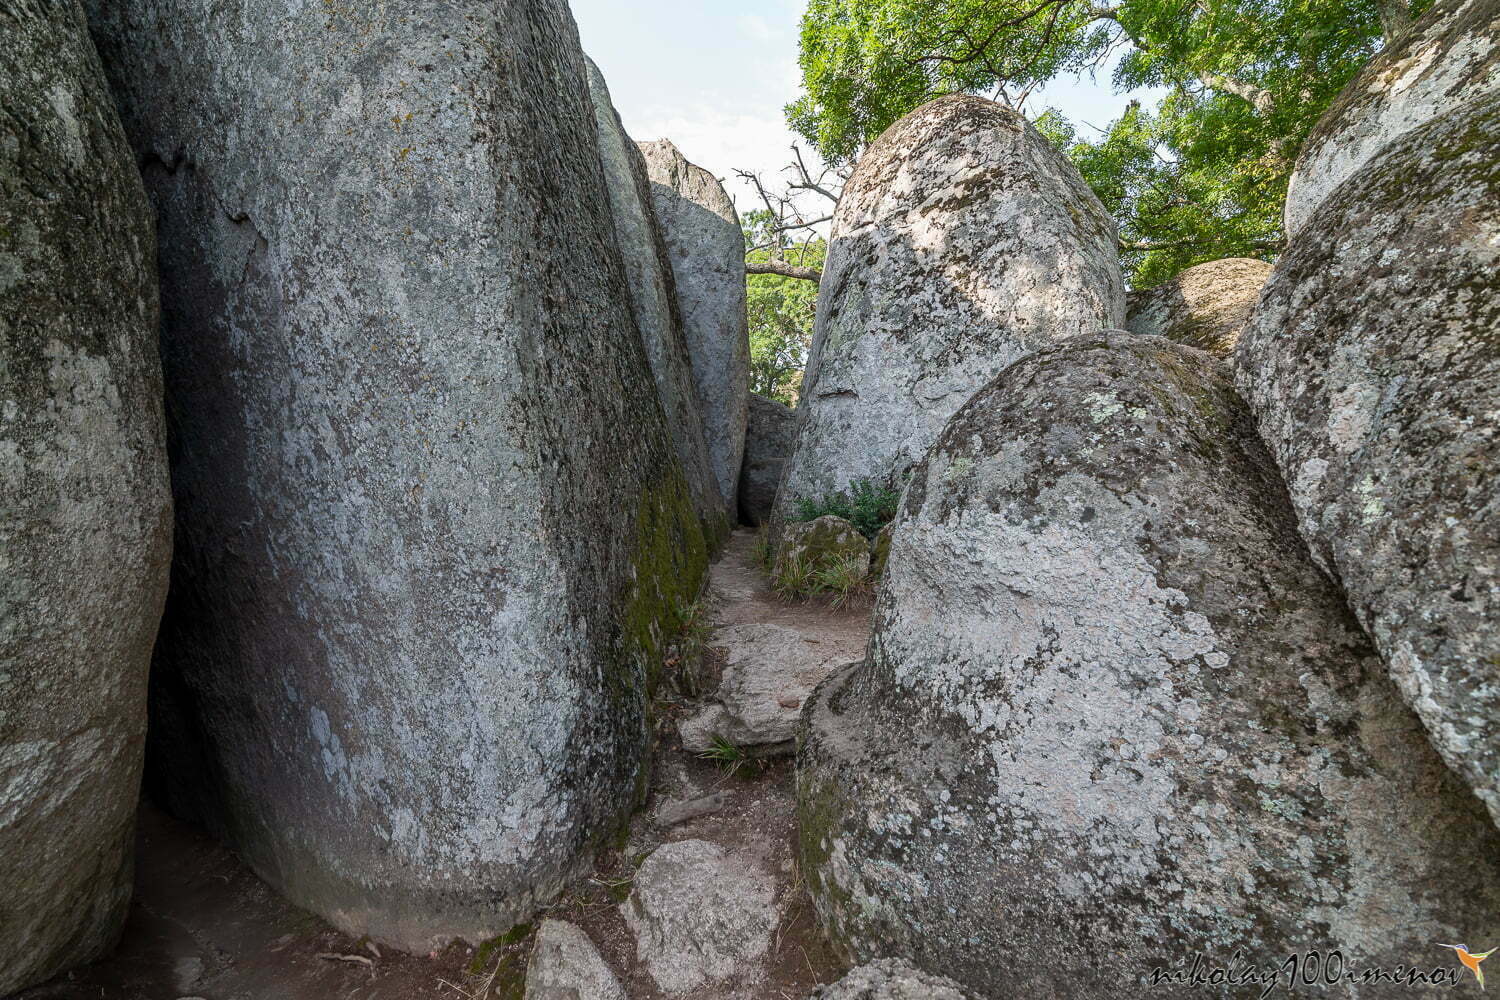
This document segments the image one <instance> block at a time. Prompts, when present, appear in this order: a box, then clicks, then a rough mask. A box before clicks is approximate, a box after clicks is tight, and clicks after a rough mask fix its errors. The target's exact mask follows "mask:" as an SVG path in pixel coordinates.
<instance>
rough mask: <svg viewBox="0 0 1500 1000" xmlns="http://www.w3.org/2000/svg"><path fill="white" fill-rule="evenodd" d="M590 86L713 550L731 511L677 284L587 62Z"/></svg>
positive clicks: (641, 163) (644, 326)
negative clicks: (714, 460) (711, 448)
mask: <svg viewBox="0 0 1500 1000" xmlns="http://www.w3.org/2000/svg"><path fill="white" fill-rule="evenodd" d="M588 84H589V99H590V100H591V101H592V103H593V107H594V120H595V122H596V123H597V124H598V127H599V159H600V161H601V162H602V163H603V164H604V178H605V183H606V184H607V186H608V189H609V203H610V208H611V210H612V212H613V215H614V223H615V235H616V237H617V238H618V239H619V242H620V256H621V259H622V260H623V261H624V264H625V284H626V287H627V288H628V289H629V292H630V308H631V312H632V314H633V315H634V316H635V321H636V326H637V327H639V328H640V331H641V341H642V343H643V344H644V345H645V349H646V358H647V360H649V361H650V362H651V374H652V376H653V377H654V378H655V379H656V391H657V395H658V396H659V397H660V399H661V406H662V410H663V412H664V413H665V414H666V418H667V429H668V430H669V431H671V433H672V441H673V444H674V445H675V446H676V448H677V459H678V461H679V462H680V463H681V464H682V469H683V474H684V475H685V476H686V477H687V481H688V489H689V490H690V491H691V492H692V496H693V507H694V509H695V510H696V511H697V512H698V517H699V520H700V521H701V522H702V523H703V530H704V533H705V534H706V535H707V536H708V540H709V545H710V547H717V546H718V544H719V542H720V541H722V540H723V538H724V537H725V536H726V535H727V534H728V533H729V530H730V528H731V527H732V526H733V521H734V510H733V508H732V507H731V506H726V504H725V503H724V498H723V497H722V496H721V495H720V492H719V489H720V486H719V480H718V478H717V477H716V476H715V474H714V470H713V468H712V465H711V463H710V460H709V456H708V445H707V443H706V439H705V437H704V434H703V417H702V414H701V413H700V412H699V409H698V394H697V387H696V383H695V382H694V379H693V366H692V361H691V358H690V356H689V354H690V352H689V351H688V346H687V340H686V339H685V337H684V335H683V332H682V313H681V310H680V309H679V308H678V304H677V283H676V280H675V279H674V278H673V276H672V261H671V258H670V257H669V255H668V252H667V245H666V241H665V240H664V239H663V238H662V234H661V226H660V225H659V224H658V223H657V221H656V209H655V207H654V206H653V203H652V195H651V180H650V176H649V175H648V173H647V171H646V160H645V158H644V157H643V156H642V155H641V151H640V150H639V149H638V148H637V147H636V144H635V143H634V142H633V141H632V140H631V138H630V136H629V135H627V134H626V133H625V126H624V125H623V124H622V123H621V121H620V116H619V113H618V112H616V111H615V107H614V104H613V103H611V101H610V97H609V86H608V84H607V83H606V82H605V80H604V74H603V73H601V72H600V71H599V67H598V66H596V65H594V62H593V60H588Z"/></svg>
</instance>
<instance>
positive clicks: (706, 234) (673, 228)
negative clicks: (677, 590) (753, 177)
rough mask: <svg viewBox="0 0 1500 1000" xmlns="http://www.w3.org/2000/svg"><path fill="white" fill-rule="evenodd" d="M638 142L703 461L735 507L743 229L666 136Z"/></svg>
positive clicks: (743, 378) (745, 401)
mask: <svg viewBox="0 0 1500 1000" xmlns="http://www.w3.org/2000/svg"><path fill="white" fill-rule="evenodd" d="M640 149H641V152H642V154H644V155H645V158H646V169H647V171H648V173H649V174H650V176H651V192H652V200H653V202H654V204H655V206H656V217H657V219H658V220H659V221H660V223H661V229H662V234H663V235H664V236H665V237H666V241H667V250H668V254H669V256H670V257H671V260H672V273H673V276H674V278H675V280H676V282H677V301H678V303H679V305H680V306H681V307H682V322H683V331H684V333H685V334H686V335H687V345H688V352H689V357H690V358H691V359H692V363H693V378H694V380H695V382H696V384H697V387H698V404H699V407H700V409H701V412H702V414H703V431H704V434H705V435H706V436H707V438H708V456H709V460H710V462H711V463H712V465H713V471H714V475H715V476H716V477H717V478H718V482H719V492H720V494H721V495H722V496H723V497H724V500H725V503H726V504H727V505H728V506H729V508H730V509H733V507H734V504H735V502H736V498H737V497H738V496H739V478H740V463H741V462H742V461H743V460H744V455H745V422H746V420H747V412H748V407H749V395H750V389H749V385H750V329H749V321H748V319H747V318H746V315H745V235H744V233H743V232H742V231H741V229H740V217H739V215H738V214H737V213H736V212H735V210H734V202H732V201H731V200H730V199H729V195H728V194H727V193H725V191H724V186H723V185H722V184H720V183H719V181H718V178H716V177H714V175H713V174H711V173H709V172H708V171H707V170H704V169H703V168H702V167H699V166H695V165H693V164H691V163H689V162H688V161H687V160H686V159H684V158H683V156H682V154H681V153H679V152H678V151H677V147H676V146H674V145H672V143H670V142H668V141H667V140H665V139H662V140H659V141H657V142H643V143H640Z"/></svg>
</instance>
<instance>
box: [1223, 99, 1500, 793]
mask: <svg viewBox="0 0 1500 1000" xmlns="http://www.w3.org/2000/svg"><path fill="white" fill-rule="evenodd" d="M1497 164H1500V92H1496V93H1494V94H1491V95H1489V96H1488V97H1485V98H1482V99H1480V100H1476V101H1474V102H1473V103H1472V104H1470V105H1468V106H1466V107H1463V108H1460V109H1459V110H1457V111H1453V112H1450V113H1449V114H1446V115H1444V116H1442V117H1440V118H1438V119H1436V120H1434V121H1432V122H1430V123H1429V124H1427V125H1426V126H1424V127H1422V128H1420V129H1416V130H1414V131H1412V132H1409V133H1408V134H1407V135H1406V136H1405V137H1404V138H1402V139H1401V140H1400V141H1399V142H1396V143H1393V144H1391V145H1390V146H1388V147H1387V148H1386V149H1385V150H1384V152H1382V153H1381V155H1380V156H1379V158H1378V159H1376V160H1375V161H1372V162H1371V163H1370V164H1369V165H1368V166H1366V167H1365V168H1363V169H1361V170H1360V171H1359V172H1358V173H1356V174H1354V175H1353V176H1351V178H1350V180H1349V182H1348V183H1347V184H1344V185H1342V186H1341V187H1340V188H1339V190H1338V191H1336V192H1335V193H1334V194H1333V195H1331V196H1330V197H1329V198H1328V200H1327V201H1325V202H1324V203H1323V206H1322V207H1321V208H1320V209H1319V210H1318V213H1317V215H1315V216H1314V217H1313V220H1312V221H1311V222H1309V223H1308V225H1307V226H1306V228H1305V229H1303V231H1302V232H1301V233H1300V234H1299V235H1298V236H1297V238H1296V239H1295V240H1293V241H1292V244H1291V246H1290V248H1289V249H1288V251H1287V253H1286V254H1285V255H1284V256H1283V257H1282V258H1281V260H1280V261H1279V262H1278V263H1277V265H1276V272H1275V273H1274V274H1273V275H1272V276H1271V280H1270V282H1269V283H1268V284H1267V285H1266V290H1265V293H1264V295H1263V296H1262V298H1261V304H1260V306H1259V308H1258V309H1257V311H1256V314H1255V316H1254V317H1253V318H1252V319H1251V320H1250V322H1249V324H1248V325H1247V326H1246V328H1245V332H1244V334H1243V335H1242V338H1241V341H1240V346H1239V351H1238V353H1237V355H1236V362H1237V366H1238V371H1239V384H1240V387H1241V389H1242V390H1243V392H1244V394H1245V396H1246V398H1247V399H1248V400H1249V401H1250V404H1251V406H1252V408H1253V409H1254V411H1255V414H1256V417H1257V419H1258V421H1259V424H1260V430H1261V435H1262V437H1263V438H1264V439H1265V441H1266V443H1267V445H1268V446H1269V447H1270V449H1271V453H1272V454H1273V455H1274V456H1275V458H1276V462H1277V464H1278V465H1279V466H1280V468H1281V472H1282V475H1283V477H1284V478H1285V480H1286V482H1287V483H1288V485H1289V486H1290V487H1291V494H1292V504H1293V506H1294V507H1295V508H1296V510H1297V524H1298V527H1299V528H1300V529H1301V531H1302V535H1303V537H1304V538H1305V539H1306V540H1307V542H1308V544H1309V545H1310V546H1311V548H1312V554H1313V558H1314V559H1315V560H1317V562H1318V564H1319V565H1320V566H1322V567H1323V568H1324V569H1325V570H1327V571H1328V572H1329V573H1330V574H1332V575H1333V576H1334V577H1335V578H1336V579H1337V580H1338V581H1339V582H1340V584H1341V585H1342V586H1343V589H1344V591H1345V593H1346V594H1347V595H1348V599H1349V604H1350V606H1351V607H1352V608H1353V609H1354V613H1355V615H1356V616H1357V617H1358V618H1359V621H1360V623H1361V624H1362V625H1364V627H1365V628H1366V630H1367V631H1368V632H1369V633H1370V636H1371V637H1372V638H1373V639H1374V642H1375V647H1376V649H1378V650H1379V651H1380V655H1381V657H1382V658H1383V659H1384V660H1385V663H1386V667H1387V668H1388V669H1389V671H1390V674H1391V677H1392V678H1394V680H1395V682H1396V685H1397V687H1398V688H1399V689H1400V691H1401V693H1402V696H1403V697H1404V698H1405V699H1406V701H1407V703H1408V704H1409V705H1411V706H1412V708H1414V709H1415V710H1416V712H1417V714H1418V715H1419V716H1420V717H1421V719H1422V721H1423V723H1425V724H1426V726H1427V729H1428V732H1429V733H1430V735H1431V738H1432V742H1433V745H1434V746H1436V747H1437V749H1438V751H1439V752H1440V753H1441V754H1442V755H1443V758H1444V759H1445V760H1446V761H1447V762H1448V764H1449V765H1450V766H1451V767H1453V768H1454V770H1456V771H1458V772H1459V773H1460V774H1461V775H1463V777H1464V778H1465V780H1467V781H1468V782H1469V784H1470V785H1471V786H1472V787H1473V789H1474V791H1475V792H1476V794H1478V795H1479V797H1480V798H1482V799H1483V800H1484V802H1485V804H1486V805H1487V806H1488V807H1489V810H1490V813H1491V815H1492V816H1494V817H1495V818H1496V820H1497V821H1500V350H1497V337H1500V243H1497V240H1496V233H1500V171H1497Z"/></svg>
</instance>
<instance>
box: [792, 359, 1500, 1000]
mask: <svg viewBox="0 0 1500 1000" xmlns="http://www.w3.org/2000/svg"><path fill="white" fill-rule="evenodd" d="M797 782H798V812H799V825H800V833H799V836H800V843H801V860H802V864H801V871H802V873H803V875H804V877H805V878H806V880H807V883H808V886H809V891H810V893H811V895H812V898H813V901H814V904H815V906H816V908H817V912H818V915H819V919H820V921H821V923H822V925H823V926H824V928H825V929H826V930H827V931H828V932H829V934H830V936H831V937H832V939H833V941H834V942H835V944H836V946H837V947H839V948H840V949H842V951H843V953H844V955H845V957H846V958H848V959H850V960H852V961H863V960H868V959H871V958H875V957H881V956H892V955H894V956H901V957H905V958H907V959H909V960H911V961H912V962H913V963H914V964H916V965H917V966H918V967H919V968H921V969H923V970H926V971H928V972H932V973H939V974H942V975H945V976H948V977H950V978H952V979H954V980H956V981H957V982H959V983H960V984H962V985H963V986H964V987H965V988H966V989H969V990H971V991H973V992H974V993H976V994H978V995H980V996H1027V997H1035V998H1038V1000H1063V998H1076V997H1080V996H1120V995H1128V996H1147V995H1154V994H1153V991H1152V989H1151V987H1149V986H1148V985H1147V983H1148V980H1149V977H1150V974H1151V972H1152V970H1153V969H1154V968H1156V967H1163V968H1170V967H1171V966H1173V965H1174V964H1175V963H1178V962H1180V961H1183V960H1184V959H1190V958H1191V956H1192V955H1194V954H1195V953H1203V954H1205V955H1206V956H1208V957H1209V959H1210V960H1212V961H1218V962H1219V963H1221V964H1226V965H1227V964H1228V963H1229V962H1230V961H1231V960H1232V958H1233V956H1234V955H1235V954H1236V952H1237V951H1241V950H1242V951H1243V954H1244V956H1245V957H1246V961H1248V962H1264V961H1281V960H1282V959H1284V957H1285V956H1286V955H1288V954H1291V953H1294V952H1296V953H1301V952H1304V951H1306V950H1308V949H1318V950H1319V952H1320V953H1322V954H1327V953H1328V951H1329V949H1332V948H1337V949H1340V950H1341V951H1342V954H1343V956H1344V958H1345V960H1346V961H1347V962H1348V963H1349V964H1350V966H1351V967H1365V966H1371V965H1377V964H1378V965H1384V966H1386V967H1388V968H1394V967H1395V966H1396V965H1397V964H1398V963H1410V962H1412V961H1413V956H1417V955H1422V954H1426V953H1428V952H1429V951H1430V949H1431V947H1432V946H1431V942H1432V941H1445V940H1450V939H1452V938H1451V937H1444V935H1453V934H1459V933H1462V934H1463V935H1467V936H1468V937H1470V938H1473V937H1477V936H1481V935H1488V936H1487V937H1485V940H1489V939H1490V938H1493V937H1496V936H1497V935H1500V834H1497V832H1496V831H1495V830H1494V829H1492V828H1491V827H1490V825H1489V823H1488V822H1487V818H1486V817H1485V815H1484V813H1483V810H1482V809H1481V808H1480V807H1479V804H1478V803H1477V802H1476V801H1475V800H1474V799H1473V797H1472V796H1470V795H1469V794H1468V792H1467V790H1466V789H1465V788H1464V787H1463V785H1462V784H1461V783H1460V782H1459V781H1457V780H1456V779H1455V778H1454V777H1453V775H1451V774H1450V773H1449V772H1448V770H1447V769H1446V768H1445V767H1444V766H1443V764H1442V762H1441V761H1440V760H1439V759H1438V758H1437V756H1436V755H1435V754H1434V753H1433V752H1432V751H1431V748H1430V747H1429V746H1428V745H1427V744H1426V741H1425V739H1424V737H1423V734H1422V731H1421V727H1420V725H1419V724H1418V722H1417V720H1416V719H1415V718H1414V717H1413V716H1412V714H1411V713H1410V711H1409V710H1408V709H1407V708H1406V707H1405V706H1404V705H1403V704H1402V703H1401V702H1400V700H1399V698H1398V697H1397V696H1396V692H1395V690H1394V688H1393V687H1392V685H1391V684H1390V682H1389V680H1388V678H1387V677H1386V676H1385V673H1384V671H1383V670H1382V669H1381V666H1380V664H1379V661H1378V660H1377V659H1376V657H1375V656H1374V654H1373V651H1372V650H1371V648H1370V646H1369V645H1368V642H1367V640H1366V639H1365V637H1364V636H1363V634H1362V633H1361V631H1360V629H1359V627H1358V625H1357V624H1356V623H1355V621H1354V620H1353V618H1352V617H1351V616H1350V615H1349V613H1348V611H1347V610H1346V608H1345V607H1344V605H1343V602H1342V598H1341V595H1340V594H1339V593H1338V592H1337V590H1335V588H1334V587H1333V586H1332V585H1331V584H1330V583H1329V581H1328V580H1327V579H1326V578H1325V577H1324V576H1323V575H1322V574H1321V573H1320V572H1319V570H1318V569H1317V568H1316V567H1315V566H1314V565H1313V563H1312V561H1311V560H1310V559H1309V558H1308V556H1307V553H1306V550H1305V548H1304V546H1303V544H1302V542H1301V540H1300V539H1299V538H1298V536H1297V533H1296V530H1295V525H1294V523H1293V516H1292V512H1291V509H1290V506H1289V504H1288V502H1287V498H1286V493H1285V488H1284V486H1283V485H1282V484H1281V482H1280V480H1279V477H1278V476H1277V473H1276V469H1275V467H1274V465H1273V464H1272V462H1271V460H1270V457H1269V455H1268V454H1267V453H1266V451H1265V449H1264V447H1263V446H1262V445H1261V443H1260V441H1259V439H1258V438H1257V436H1256V433H1255V428H1254V424H1253V422H1252V420H1251V417H1250V414H1249V412H1248V410H1247V409H1246V407H1245V405H1244V403H1243V402H1242V401H1241V400H1240V399H1239V398H1238V397H1237V396H1236V394H1235V392H1234V390H1233V388H1232V385H1231V383H1230V380H1229V377H1228V372H1227V370H1226V369H1225V368H1224V367H1223V366H1221V365H1220V364H1218V363H1216V362H1215V361H1214V360H1213V359H1212V358H1210V357H1209V356H1208V355H1206V354H1203V353H1201V352H1198V351H1194V350H1192V349H1190V348H1186V347H1183V346H1181V345H1177V344H1174V343H1171V342H1169V341H1166V340H1163V339H1160V338H1155V337H1149V338H1146V337H1134V336H1131V335H1128V334H1124V333H1118V332H1110V333H1104V334H1099V335H1094V336H1090V337H1079V338H1075V339H1074V340H1071V341H1068V342H1066V343H1064V344H1061V345H1057V346H1054V347H1051V348H1046V349H1043V350H1041V351H1039V352H1037V353H1036V354H1033V355H1031V356H1030V357H1028V358H1025V359H1023V360H1022V361H1020V362H1017V363H1016V364H1015V365H1014V366H1012V367H1011V368H1009V369H1008V370H1007V371H1006V372H1004V373H1003V374H1002V375H1000V376H999V377H998V378H996V379H995V380H994V381H993V382H992V383H990V385H988V386H987V387H986V388H985V389H984V390H982V391H981V392H980V393H978V394H977V395H976V396H975V397H974V398H973V399H972V400H971V401H970V403H969V404H968V405H967V406H965V407H964V408H963V409H962V410H960V411H959V413H958V414H956V415H955V416H954V418H953V419H952V420H951V421H950V423H949V425H948V427H947V429H946V430H945V431H944V432H943V435H942V436H941V438H940V439H939V440H938V441H937V443H936V444H935V445H934V446H933V448H932V449H931V450H930V451H929V453H928V455H927V457H926V459H925V460H924V462H923V463H922V464H921V465H920V466H918V468H917V470H916V472H915V473H914V475H913V478H912V482H911V484H910V486H909V487H908V489H907V492H906V495H905V498H904V500H903V508H902V512H901V514H900V516H899V518H898V520H897V522H896V526H895V529H894V533H893V537H892V543H891V552H890V557H889V561H888V563H887V565H886V571H885V577H884V581H883V584H882V588H881V593H880V597H879V598H878V603H877V606H876V610H875V630H874V634H873V635H872V637H871V641H870V645H869V650H868V653H867V657H866V659H865V661H864V662H863V663H862V664H859V665H856V666H854V667H852V668H850V669H848V670H846V671H843V672H840V673H836V674H834V675H833V676H831V677H830V678H829V679H828V680H827V681H825V682H824V683H823V685H822V686H820V687H819V688H818V690H817V692H816V693H815V694H814V696H813V698H812V700H811V701H810V702H809V703H808V707H807V708H806V710H805V712H804V729H803V733H802V736H801V740H800V747H799V754H798V777H797ZM1476 865H1477V866H1479V868H1478V869H1476V867H1475V866H1476ZM1480 869H1482V871H1483V874H1481V873H1480Z"/></svg>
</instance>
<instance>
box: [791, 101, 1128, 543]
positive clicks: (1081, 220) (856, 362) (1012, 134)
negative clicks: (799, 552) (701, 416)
mask: <svg viewBox="0 0 1500 1000" xmlns="http://www.w3.org/2000/svg"><path fill="white" fill-rule="evenodd" d="M1118 258H1119V250H1118V246H1117V243H1116V236H1115V227H1114V223H1113V221H1112V220H1111V219H1110V217H1109V214H1108V213H1107V212H1105V210H1104V207H1103V206H1102V205H1101V204H1100V203H1099V199H1098V198H1096V197H1095V196H1094V193H1093V192H1092V191H1090V190H1089V188H1088V186H1087V185H1086V184H1084V182H1083V179H1082V178H1081V177H1080V176H1079V175H1078V171H1077V170H1076V169H1075V168H1074V167H1073V165H1072V164H1070V163H1069V162H1068V161H1067V160H1066V159H1065V158H1064V157H1063V155H1062V154H1061V153H1059V152H1057V150H1055V149H1054V148H1053V147H1052V145H1051V144H1050V143H1048V142H1047V140H1046V139H1044V138H1042V136H1041V135H1040V134H1039V133H1038V132H1037V131H1036V129H1034V128H1033V127H1032V126H1031V125H1030V124H1029V123H1028V122H1027V121H1026V120H1025V119H1024V118H1023V117H1022V116H1020V115H1018V114H1016V113H1015V112H1013V111H1010V110H1008V109H1007V108H1005V107H1003V106H1001V105H999V104H996V103H994V102H993V101H987V100H984V99H983V98H979V97H967V96H952V97H944V98H941V99H939V100H937V101H933V102H932V103H930V104H927V105H925V106H923V107H921V108H918V109H917V110H916V111H913V112H912V113H911V114H909V115H907V116H906V117H905V118H903V119H901V120H900V121H898V122H897V123H896V124H894V125H892V126H891V127H890V128H889V129H887V130H886V131H885V133H884V134H883V135H881V137H880V138H879V139H877V140H876V141H875V143H874V144H873V145H871V147H870V148H869V150H867V151H866V152H865V154H864V155H863V156H862V157H860V160H859V163H858V165H857V166H856V167H855V169H854V174H853V176H852V177H850V179H849V182H848V183H847V184H846V185H845V186H844V190H843V194H842V196H841V197H840V199H839V204H838V208H837V210H836V211H835V213H834V219H833V227H832V237H831V240H830V242H829V247H828V261H827V264H826V266H825V267H824V270H823V279H822V281H821V283H820V286H819V290H818V309H817V323H816V326H815V329H814V333H813V343H812V348H811V351H810V352H809V355H808V362H807V371H806V374H805V375H804V376H803V386H802V394H801V397H800V399H801V401H800V403H799V404H798V409H799V413H800V430H799V433H798V438H797V448H796V451H795V452H794V454H793V456H792V458H791V459H790V460H789V461H788V464H787V469H786V475H785V478H784V480H783V482H782V487H781V494H780V496H779V498H778V499H777V508H776V510H777V517H778V520H780V519H785V518H787V517H788V515H790V514H791V513H792V512H793V511H794V509H795V508H794V506H793V505H794V504H795V503H796V501H797V500H798V499H809V498H813V497H817V496H821V495H823V494H825V493H828V492H831V491H833V490H836V489H841V488H843V486H844V485H845V484H846V483H849V482H851V481H854V480H863V479H868V480H871V481H874V482H876V483H878V484H883V485H887V486H893V487H899V486H900V483H901V477H902V476H903V475H904V474H905V473H906V471H907V470H908V469H910V468H911V466H913V465H914V464H916V463H917V462H918V461H919V460H920V459H921V457H922V455H923V453H924V452H925V451H926V450H927V447H928V446H929V445H930V444H932V442H933V441H934V440H935V439H936V438H937V435H938V433H939V432H940V431H941V430H942V428H943V425H944V424H945V423H946V422H947V420H948V418H949V417H950V416H952V415H953V413H954V411H956V410H957V409H958V408H959V407H960V406H962V405H963V404H964V403H965V402H967V400H968V399H969V397H970V396H971V395H973V394H974V392H976V391H977V390H978V389H979V388H980V387H981V386H983V385H984V384H985V383H986V382H987V381H989V380H990V379H991V378H993V377H994V376H995V375H996V374H998V373H999V372H1000V371H1001V370H1002V369H1003V368H1005V367H1006V366H1007V365H1009V364H1010V363H1012V362H1013V361H1015V360H1017V359H1018V358H1020V357H1022V356H1024V355H1025V354H1028V353H1030V352H1031V351H1034V350H1036V349H1038V348H1040V347H1042V346H1044V345H1046V344H1048V343H1052V342H1054V341H1057V340H1061V339H1063V338H1066V337H1069V336H1073V335H1075V334H1080V333H1089V332H1092V331H1096V330H1099V329H1101V328H1104V327H1118V326H1120V325H1121V324H1123V323H1124V321H1125V286H1124V280H1123V278H1122V277H1121V274H1120V266H1119V259H1118Z"/></svg>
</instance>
